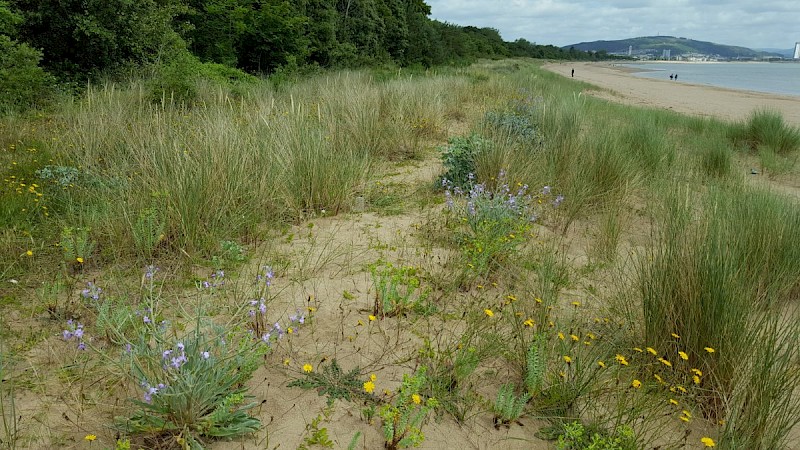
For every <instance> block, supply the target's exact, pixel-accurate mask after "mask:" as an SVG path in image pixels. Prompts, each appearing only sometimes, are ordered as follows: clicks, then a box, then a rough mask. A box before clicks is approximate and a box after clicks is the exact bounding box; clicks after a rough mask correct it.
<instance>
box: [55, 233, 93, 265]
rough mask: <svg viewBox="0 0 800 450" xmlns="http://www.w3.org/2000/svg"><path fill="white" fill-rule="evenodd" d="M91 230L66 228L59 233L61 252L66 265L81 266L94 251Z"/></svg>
mask: <svg viewBox="0 0 800 450" xmlns="http://www.w3.org/2000/svg"><path fill="white" fill-rule="evenodd" d="M91 231H92V230H91V228H86V227H66V228H64V229H63V230H62V231H61V250H62V251H63V254H64V262H66V263H67V264H75V263H76V262H77V263H79V264H83V263H84V262H85V261H87V260H88V259H89V257H90V256H91V254H92V252H93V251H94V247H95V243H94V241H93V240H92V238H91V234H90V233H91Z"/></svg>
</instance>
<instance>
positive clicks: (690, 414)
mask: <svg viewBox="0 0 800 450" xmlns="http://www.w3.org/2000/svg"><path fill="white" fill-rule="evenodd" d="M681 412H682V413H683V415H684V416H686V417H688V418H690V419H691V418H692V413H690V412H689V411H687V410H685V409H684V410H683V411H681Z"/></svg>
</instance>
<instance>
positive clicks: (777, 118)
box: [729, 109, 800, 156]
mask: <svg viewBox="0 0 800 450" xmlns="http://www.w3.org/2000/svg"><path fill="white" fill-rule="evenodd" d="M729 137H730V139H731V140H732V141H733V142H734V143H736V144H737V145H743V146H745V147H747V148H749V149H751V150H758V149H759V148H760V147H767V148H770V149H771V150H772V151H774V152H775V153H777V154H779V155H783V156H785V155H786V154H788V153H792V152H795V151H797V150H800V129H799V128H797V127H793V126H791V125H789V124H787V123H786V122H785V121H784V120H783V116H781V114H780V113H779V112H777V111H774V110H769V109H758V110H756V111H753V113H752V114H751V115H750V117H748V118H747V120H745V121H742V122H739V123H736V124H734V125H732V126H731V128H730V131H729Z"/></svg>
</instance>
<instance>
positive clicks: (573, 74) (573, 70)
mask: <svg viewBox="0 0 800 450" xmlns="http://www.w3.org/2000/svg"><path fill="white" fill-rule="evenodd" d="M572 78H575V69H572Z"/></svg>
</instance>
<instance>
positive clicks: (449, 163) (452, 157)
mask: <svg viewBox="0 0 800 450" xmlns="http://www.w3.org/2000/svg"><path fill="white" fill-rule="evenodd" d="M490 146H492V143H491V141H488V140H486V139H483V138H482V137H480V136H477V135H474V134H473V135H472V136H468V137H453V138H450V142H449V143H448V145H447V146H446V147H444V148H441V149H440V150H441V152H442V162H443V163H444V168H445V173H444V175H442V181H447V182H449V183H451V184H452V185H453V186H457V187H460V188H465V187H467V186H469V185H470V184H472V182H473V179H474V178H473V177H474V176H475V169H476V166H475V160H476V158H477V156H478V154H479V153H482V152H484V151H486V150H487V149H488V148H489V147H490Z"/></svg>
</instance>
